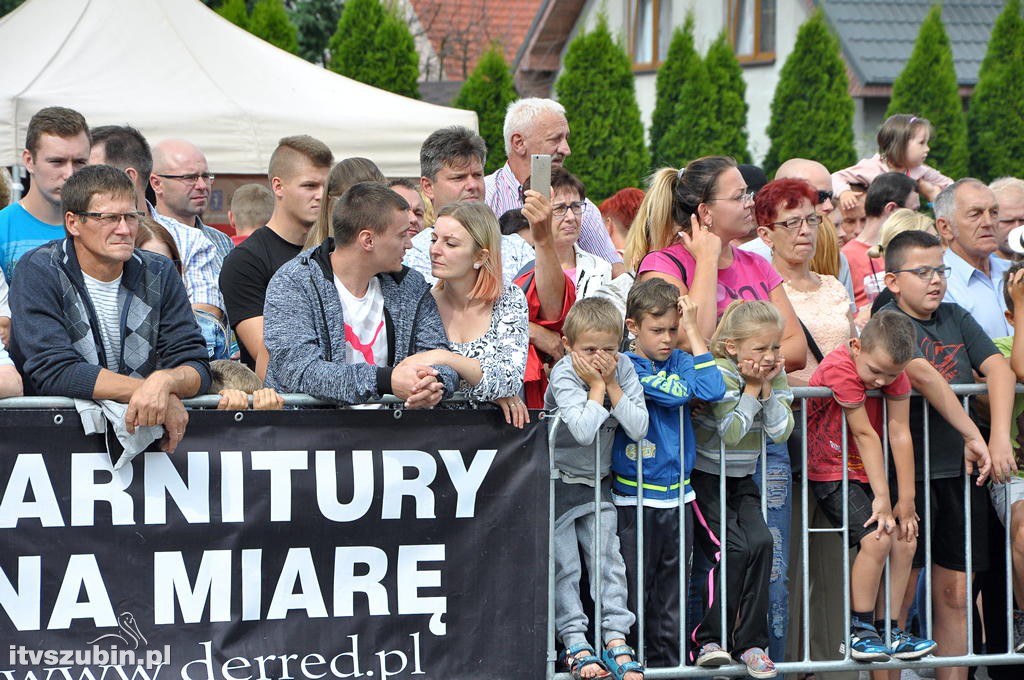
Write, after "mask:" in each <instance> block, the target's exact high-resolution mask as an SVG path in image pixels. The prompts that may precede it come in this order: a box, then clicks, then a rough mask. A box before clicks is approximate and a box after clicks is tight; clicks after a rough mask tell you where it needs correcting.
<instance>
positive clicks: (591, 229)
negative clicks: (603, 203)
mask: <svg viewBox="0 0 1024 680" xmlns="http://www.w3.org/2000/svg"><path fill="white" fill-rule="evenodd" d="M484 187H485V189H486V192H487V199H486V200H487V205H488V206H490V208H491V210H493V211H494V214H495V215H496V216H498V217H501V216H502V215H504V214H505V213H507V212H508V211H509V210H515V209H516V208H522V207H523V199H522V191H523V185H522V184H520V183H519V180H517V179H516V176H515V175H514V174H512V169H511V168H509V167H508V163H505V165H503V166H501V167H500V168H498V169H497V170H495V171H494V172H493V173H491V174H490V175H487V177H484ZM578 243H579V246H580V248H583V250H585V251H587V252H588V253H592V254H594V255H597V256H598V257H600V258H602V259H604V260H608V261H609V262H611V263H612V264H617V263H620V262H622V256H621V255H619V253H618V252H616V250H615V246H614V245H613V244H612V240H611V238H609V237H608V231H607V230H606V229H605V228H604V220H602V219H601V211H600V210H598V209H597V206H596V205H594V204H593V203H592V202H591V200H590V199H589V198H588V199H587V200H586V201H584V206H583V216H582V217H581V219H580V238H579V241H578Z"/></svg>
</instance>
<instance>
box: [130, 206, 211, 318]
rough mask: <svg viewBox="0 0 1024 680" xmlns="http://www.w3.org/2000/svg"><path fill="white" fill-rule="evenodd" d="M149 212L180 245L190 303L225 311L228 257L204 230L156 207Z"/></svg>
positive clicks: (186, 290) (179, 250) (182, 266)
mask: <svg viewBox="0 0 1024 680" xmlns="http://www.w3.org/2000/svg"><path fill="white" fill-rule="evenodd" d="M149 209H150V213H151V214H152V216H153V219H155V220H156V221H157V222H159V223H160V224H161V225H163V227H164V228H165V229H167V231H168V232H170V234H171V236H173V237H174V242H175V243H177V244H178V252H179V253H180V254H181V270H182V272H183V274H182V276H183V278H184V279H185V292H187V293H188V299H189V302H191V303H192V304H194V305H213V306H214V307H216V308H217V309H221V310H223V309H224V298H223V297H221V294H220V283H219V279H220V267H221V264H222V263H223V261H224V257H223V256H222V255H220V254H219V253H218V252H217V248H216V246H214V244H213V242H212V241H211V240H210V239H209V238H207V236H206V235H205V234H204V233H203V232H202V230H200V229H197V228H195V227H189V226H187V225H184V224H182V223H181V222H179V221H178V220H176V219H174V218H171V217H167V216H166V215H161V214H160V213H158V212H157V211H156V208H154V207H153V206H150V208H149ZM228 241H229V242H230V239H228Z"/></svg>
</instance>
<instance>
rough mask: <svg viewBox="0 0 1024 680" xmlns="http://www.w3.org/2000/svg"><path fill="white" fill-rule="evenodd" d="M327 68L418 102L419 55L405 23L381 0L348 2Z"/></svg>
mask: <svg viewBox="0 0 1024 680" xmlns="http://www.w3.org/2000/svg"><path fill="white" fill-rule="evenodd" d="M329 48H330V50H331V60H330V63H329V64H328V67H329V68H330V69H331V70H332V71H335V72H336V73H340V74H341V75H343V76H348V77H349V78H353V79H355V80H358V81H359V82H362V83H366V84H367V85H372V86H374V87H379V88H381V89H383V90H388V91H389V92H394V93H396V94H401V95H405V96H406V97H414V98H417V99H418V98H419V96H420V92H419V85H418V84H417V80H418V79H419V54H418V53H417V52H416V43H415V41H414V40H413V37H412V33H410V32H409V27H408V25H407V24H406V23H405V21H404V20H403V19H402V18H401V17H400V16H399V15H398V13H397V10H392V9H386V8H385V7H384V6H383V5H382V4H381V3H380V0H347V2H346V3H345V8H344V9H343V10H342V12H341V18H340V19H338V28H337V30H336V31H335V32H334V35H333V36H331V41H330V43H329Z"/></svg>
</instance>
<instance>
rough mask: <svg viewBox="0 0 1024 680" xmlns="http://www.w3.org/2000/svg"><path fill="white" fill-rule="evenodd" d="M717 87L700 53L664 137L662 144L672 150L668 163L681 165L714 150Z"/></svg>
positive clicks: (675, 165)
mask: <svg viewBox="0 0 1024 680" xmlns="http://www.w3.org/2000/svg"><path fill="white" fill-rule="evenodd" d="M717 89H718V88H717V87H715V85H714V84H713V83H712V82H711V79H710V78H709V77H708V68H707V64H705V63H704V61H703V60H702V59H700V58H699V57H698V59H697V62H696V63H695V64H693V66H692V67H691V68H690V72H689V77H688V78H687V79H686V82H685V83H684V84H683V89H682V91H681V92H680V93H679V105H678V106H677V107H676V115H675V116H674V117H673V119H672V123H671V124H670V125H669V127H668V130H666V131H665V135H664V136H663V137H662V139H661V144H662V146H663V147H664V148H665V149H671V150H672V154H673V155H672V156H671V158H668V159H666V160H667V162H666V163H665V165H666V166H669V167H673V168H680V167H683V166H684V165H686V164H687V163H688V162H689V161H692V160H693V159H694V158H700V157H701V156H706V155H708V154H710V153H713V151H712V148H713V146H714V143H715V137H716V134H715V129H716V122H715V114H716V111H717V108H718V107H717V105H716V103H715V93H716V91H717ZM659 167H660V166H659Z"/></svg>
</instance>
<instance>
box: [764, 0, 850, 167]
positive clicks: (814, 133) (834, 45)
mask: <svg viewBox="0 0 1024 680" xmlns="http://www.w3.org/2000/svg"><path fill="white" fill-rule="evenodd" d="M768 139H769V141H770V146H769V149H768V153H767V155H766V156H765V158H764V160H763V161H762V163H761V165H762V167H763V168H764V171H765V173H766V174H767V175H768V176H769V177H771V176H772V175H773V174H774V173H775V170H776V169H777V168H778V167H779V165H781V164H782V162H783V161H786V160H788V159H790V158H812V159H814V160H817V161H819V162H821V163H822V164H824V165H825V167H827V168H829V169H830V170H838V169H840V168H845V167H848V166H850V165H853V164H854V163H855V162H856V161H857V154H856V150H855V149H854V145H853V98H852V97H850V92H849V80H848V79H847V77H846V68H845V66H844V65H843V60H842V58H841V57H840V56H839V41H838V40H836V38H835V36H833V35H832V33H831V31H829V29H828V26H827V25H826V24H825V18H824V16H823V15H822V13H821V10H818V11H817V12H815V13H814V14H813V15H811V17H810V18H808V19H807V21H805V22H804V23H803V25H802V26H800V30H799V31H797V34H796V44H795V45H794V46H793V51H792V53H790V55H789V57H788V58H787V59H786V63H785V64H783V66H782V70H781V71H780V72H779V82H778V84H777V85H776V86H775V95H774V96H773V97H772V112H771V119H770V122H769V123H768Z"/></svg>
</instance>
